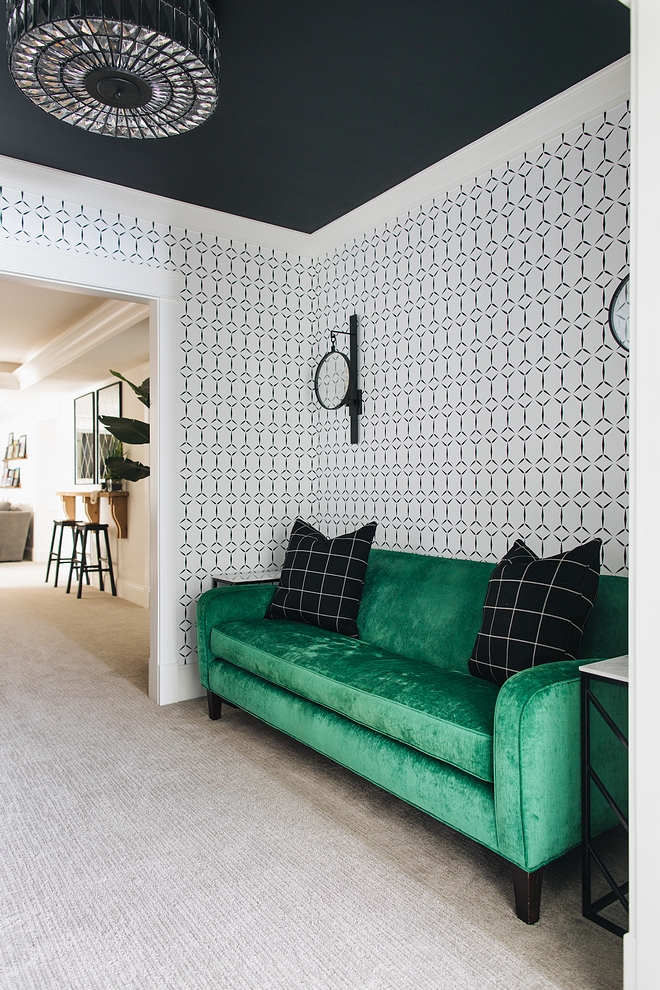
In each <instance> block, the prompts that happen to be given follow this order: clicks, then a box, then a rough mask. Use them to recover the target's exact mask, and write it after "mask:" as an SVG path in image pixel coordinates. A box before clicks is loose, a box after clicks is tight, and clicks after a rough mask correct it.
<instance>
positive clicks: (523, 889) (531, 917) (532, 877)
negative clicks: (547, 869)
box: [513, 866, 543, 925]
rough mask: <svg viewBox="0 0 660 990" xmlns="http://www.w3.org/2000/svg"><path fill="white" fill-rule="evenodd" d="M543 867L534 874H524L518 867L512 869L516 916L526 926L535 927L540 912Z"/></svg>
mask: <svg viewBox="0 0 660 990" xmlns="http://www.w3.org/2000/svg"><path fill="white" fill-rule="evenodd" d="M542 880H543V867H541V869H540V870H535V871H534V873H526V872H525V870H521V869H520V867H519V866H514V867H513V891H514V894H515V896H516V914H517V915H518V917H519V918H520V920H521V921H524V922H525V924H526V925H535V924H536V922H537V921H538V920H539V912H540V910H541V882H542Z"/></svg>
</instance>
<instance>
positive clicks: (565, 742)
mask: <svg viewBox="0 0 660 990" xmlns="http://www.w3.org/2000/svg"><path fill="white" fill-rule="evenodd" d="M581 663H584V661H581V660H568V661H562V662H560V663H548V664H542V665H541V666H539V667H533V668H531V669H530V670H526V671H523V672H521V673H520V674H516V675H515V676H514V677H511V678H509V680H508V681H506V682H505V683H504V684H503V685H502V688H501V690H500V693H499V695H498V698H497V704H496V706H495V727H494V734H493V774H494V784H495V820H496V826H497V837H498V844H499V848H500V851H501V853H502V855H503V856H506V858H507V859H509V860H511V861H512V862H513V863H516V864H517V865H518V866H520V867H522V869H524V870H527V872H529V873H531V872H533V871H534V870H537V869H538V868H539V867H541V866H543V865H545V863H548V862H550V861H551V860H553V859H556V858H557V857H558V856H561V855H562V854H563V853H565V852H566V851H567V850H568V849H571V848H572V847H573V846H575V845H576V844H577V843H578V842H579V841H580V835H581V799H580V793H581V792H580V787H581V770H580V672H579V667H580V664H581Z"/></svg>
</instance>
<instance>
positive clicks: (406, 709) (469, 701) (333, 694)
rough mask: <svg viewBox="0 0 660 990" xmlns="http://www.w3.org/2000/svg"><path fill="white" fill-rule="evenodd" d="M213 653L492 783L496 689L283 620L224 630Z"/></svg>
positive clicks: (217, 632)
mask: <svg viewBox="0 0 660 990" xmlns="http://www.w3.org/2000/svg"><path fill="white" fill-rule="evenodd" d="M211 650H212V652H213V653H214V654H215V655H216V656H217V657H221V658H222V659H223V660H228V661H229V662H230V663H233V664H236V666H238V667H242V668H243V669H244V670H248V671H250V672H251V673H253V674H257V675H258V676H259V677H263V678H264V679H265V680H267V681H270V682H271V683H273V684H277V685H279V686H280V687H283V688H286V689H287V690H289V691H292V692H293V693H294V694H297V695H299V696H300V697H302V698H307V699H308V700H309V701H314V702H316V703H317V704H319V705H323V706H324V707H325V708H329V709H330V710H331V711H335V712H338V713H339V714H341V715H345V716H346V717H347V718H350V719H352V720H353V721H354V722H358V723H360V725H365V726H367V727H368V728H370V729H374V730H375V731H376V732H381V733H383V735H386V736H390V737H391V738H392V739H396V740H398V741H399V742H403V743H406V744H407V745H409V746H412V747H414V748H415V749H418V750H420V751H421V752H422V753H426V754H427V755H428V756H433V757H435V758H436V759H439V760H443V761H444V762H445V763H450V764H452V765H453V766H455V767H458V768H459V769H461V770H464V771H465V772H466V773H469V774H472V775H473V776H474V777H478V778H479V779H480V780H485V781H488V782H492V780H493V720H494V713H495V702H496V700H497V694H498V687H497V685H495V684H492V683H490V682H489V681H484V680H479V679H477V678H474V677H470V676H469V674H467V673H465V674H463V673H460V672H459V671H455V670H444V669H442V668H441V667H436V666H435V665H434V664H430V663H426V662H425V661H423V660H412V659H409V658H407V657H401V656H398V655H397V654H396V653H390V652H389V651H388V650H385V649H383V648H382V647H378V646H374V645H373V644H371V643H366V642H364V641H363V640H355V639H348V638H347V637H346V636H342V635H341V634H339V633H334V632H329V631H327V630H323V629H318V628H316V627H314V626H304V625H301V624H300V623H297V622H291V621H289V620H286V619H282V620H278V621H272V620H271V621H267V620H265V619H256V620H251V621H241V622H228V623H226V624H224V625H222V626H219V627H216V628H215V629H213V631H212V632H211Z"/></svg>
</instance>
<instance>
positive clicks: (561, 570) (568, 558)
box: [469, 540, 601, 684]
mask: <svg viewBox="0 0 660 990" xmlns="http://www.w3.org/2000/svg"><path fill="white" fill-rule="evenodd" d="M600 549H601V542H600V540H593V541H591V542H590V543H586V544H584V545H582V546H580V547H577V548H576V549H574V550H571V551H568V552H566V553H564V554H559V555H557V556H556V557H550V558H546V559H543V560H540V559H538V558H537V557H536V556H535V555H534V554H532V552H531V551H530V550H529V549H528V548H527V547H525V545H524V544H523V543H521V542H520V541H516V543H515V544H514V546H513V547H512V548H511V550H510V551H509V553H508V554H507V555H506V556H505V557H504V558H503V559H502V560H501V561H500V563H499V564H498V565H497V567H496V568H495V570H494V571H493V574H492V576H491V579H490V582H489V584H488V590H487V593H486V601H485V604H484V610H483V620H482V626H481V630H480V632H479V634H478V636H477V640H476V643H475V645H474V649H473V651H472V657H471V659H470V662H469V669H470V673H472V674H475V675H476V676H478V677H483V678H485V679H487V680H491V681H494V682H495V683H497V684H503V683H504V681H505V680H507V679H508V678H509V677H511V676H513V674H516V673H518V672H519V671H521V670H525V669H527V668H528V667H534V666H536V665H538V664H541V663H550V662H552V661H553V660H574V659H576V658H577V655H578V651H579V648H580V641H581V638H582V631H583V629H584V625H585V623H586V621H587V618H588V616H589V613H590V611H591V608H592V606H593V603H594V601H595V598H596V592H597V589H598V578H599V571H600Z"/></svg>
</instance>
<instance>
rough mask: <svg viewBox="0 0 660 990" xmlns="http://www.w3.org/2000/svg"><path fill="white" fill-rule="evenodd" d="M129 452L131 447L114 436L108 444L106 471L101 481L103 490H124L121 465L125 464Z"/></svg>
mask: <svg viewBox="0 0 660 990" xmlns="http://www.w3.org/2000/svg"><path fill="white" fill-rule="evenodd" d="M129 453H130V449H129V448H128V447H126V446H125V445H124V444H123V443H122V442H121V440H117V438H116V437H114V436H113V438H112V440H111V441H110V444H109V445H108V449H107V454H106V457H105V472H104V478H103V480H102V482H101V488H102V489H103V491H106V492H120V491H122V489H123V487H124V482H123V479H122V475H121V467H120V466H119V465H121V464H123V463H124V462H125V461H126V460H127V457H128V454H129ZM113 465H114V467H113Z"/></svg>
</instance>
